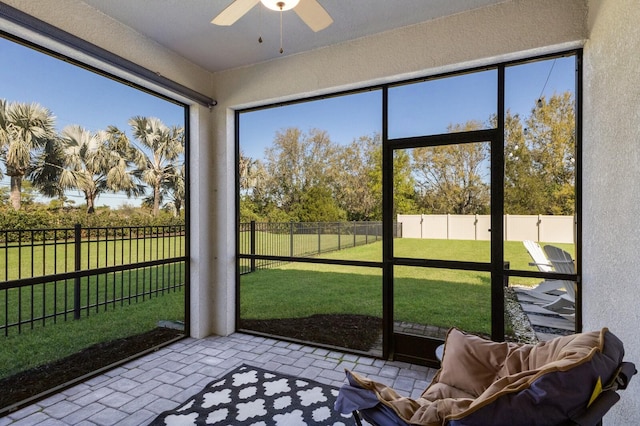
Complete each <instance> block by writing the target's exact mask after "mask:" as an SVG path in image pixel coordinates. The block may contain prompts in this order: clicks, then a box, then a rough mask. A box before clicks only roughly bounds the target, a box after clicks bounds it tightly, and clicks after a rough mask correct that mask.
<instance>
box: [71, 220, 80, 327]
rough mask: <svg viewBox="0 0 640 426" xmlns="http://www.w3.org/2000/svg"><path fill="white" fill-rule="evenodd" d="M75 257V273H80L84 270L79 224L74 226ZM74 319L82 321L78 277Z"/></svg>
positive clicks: (74, 285) (74, 287) (75, 287)
mask: <svg viewBox="0 0 640 426" xmlns="http://www.w3.org/2000/svg"><path fill="white" fill-rule="evenodd" d="M73 228H74V231H75V232H74V234H75V236H74V237H75V241H74V244H73V246H74V256H75V259H74V261H75V268H74V270H75V272H80V269H81V268H82V259H81V256H82V227H81V225H80V224H79V223H76V224H75V225H74V227H73ZM73 318H74V319H77V320H78V319H80V277H79V276H77V277H75V278H74V280H73Z"/></svg>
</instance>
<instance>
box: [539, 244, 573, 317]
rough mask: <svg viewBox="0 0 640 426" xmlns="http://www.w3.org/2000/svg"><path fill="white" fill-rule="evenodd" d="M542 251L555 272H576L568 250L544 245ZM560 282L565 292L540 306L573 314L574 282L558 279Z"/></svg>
mask: <svg viewBox="0 0 640 426" xmlns="http://www.w3.org/2000/svg"><path fill="white" fill-rule="evenodd" d="M544 252H545V253H546V255H547V258H548V259H549V262H551V264H552V265H553V269H554V270H555V271H556V272H558V273H561V274H571V275H573V274H575V273H576V268H575V263H574V262H573V259H572V258H571V255H570V254H569V253H568V252H566V251H564V250H562V249H561V248H559V247H556V246H552V245H546V246H544ZM560 282H561V283H562V287H563V288H564V289H565V291H566V292H565V293H564V294H561V295H559V296H557V297H556V298H555V299H554V300H552V301H550V302H549V303H546V304H543V305H542V307H543V308H545V309H548V310H551V311H555V312H559V313H561V314H565V316H572V315H575V303H576V284H575V283H574V282H573V281H571V280H560ZM567 311H569V312H567Z"/></svg>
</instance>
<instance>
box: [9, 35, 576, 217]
mask: <svg viewBox="0 0 640 426" xmlns="http://www.w3.org/2000/svg"><path fill="white" fill-rule="evenodd" d="M0 55H1V56H0V57H2V58H3V60H4V63H5V64H10V66H7V65H5V66H3V67H0V98H2V99H6V100H7V101H9V102H12V101H17V102H38V103H40V104H41V105H43V106H45V107H47V108H49V109H50V110H51V111H52V112H53V114H54V115H55V117H56V123H57V128H58V130H62V128H64V127H65V126H67V125H70V124H79V125H81V126H83V127H85V128H87V129H89V130H91V131H97V130H102V129H105V128H106V127H107V126H109V125H115V126H117V127H118V128H120V129H121V130H124V131H125V132H127V133H128V134H129V136H131V134H130V130H129V126H128V124H127V121H128V120H129V118H131V117H133V116H135V115H141V116H148V117H158V118H160V119H161V120H162V121H163V122H164V123H165V124H167V125H169V126H171V125H178V126H182V125H184V110H183V108H182V107H181V106H179V105H176V104H173V103H171V102H167V101H166V100H164V99H161V98H158V97H156V96H153V95H150V94H148V93H145V92H142V91H140V90H137V89H134V88H131V87H129V86H126V85H124V84H121V83H119V82H115V81H113V80H110V79H108V78H105V77H103V76H100V75H97V74H95V73H93V72H90V71H87V70H85V69H82V68H79V67H76V66H74V65H71V64H68V63H66V62H64V61H61V60H58V59H56V58H52V57H50V56H48V55H45V54H42V53H40V52H37V51H34V50H32V49H30V48H27V47H24V46H21V45H19V44H16V43H14V42H12V41H9V40H5V39H2V38H0ZM574 68H575V60H574V58H562V59H557V60H555V61H554V60H548V61H542V62H536V63H530V64H524V65H519V66H514V67H510V68H508V70H507V72H506V107H507V108H509V109H511V110H512V112H517V113H520V114H521V115H522V116H526V115H528V113H529V112H530V110H531V108H532V107H533V106H534V103H535V101H536V100H537V99H538V97H540V95H543V96H547V97H549V96H551V95H553V94H554V93H562V92H564V91H566V90H570V91H574V89H575V78H574V76H575V71H574ZM495 80H496V78H495V71H486V72H482V73H474V74H469V75H464V76H459V77H455V78H447V79H441V80H434V81H429V82H425V83H421V84H419V85H411V86H408V85H407V86H397V87H395V88H392V89H391V90H390V92H389V106H390V115H389V125H390V129H389V131H390V137H402V136H415V135H420V134H434V133H444V132H445V131H446V127H447V125H449V124H452V123H464V122H466V121H467V120H471V119H475V120H479V121H486V120H487V119H488V118H489V116H490V115H491V113H492V112H495V108H496V100H495V94H496V83H495ZM543 89H544V90H543ZM381 102H382V95H381V92H380V91H369V92H362V93H358V94H352V95H349V96H340V97H334V98H328V99H323V100H321V101H314V102H304V103H299V104H292V105H288V106H285V107H279V108H272V109H265V110H259V111H254V112H251V113H246V114H242V116H241V120H240V124H241V127H240V137H241V139H240V140H241V149H242V150H243V152H244V153H245V154H246V155H248V156H250V157H253V158H262V157H263V156H264V151H265V148H266V147H268V146H270V145H271V143H272V141H273V139H274V137H275V134H276V132H277V131H280V130H283V129H286V128H288V127H298V128H300V129H301V130H302V131H303V132H308V131H309V130H310V129H312V128H317V129H321V130H326V131H327V132H328V133H329V136H330V138H331V140H332V141H334V142H336V143H340V144H348V143H350V142H351V141H353V140H354V139H356V138H358V137H360V136H365V135H369V136H370V135H373V134H374V133H380V132H381V127H380V126H381V120H382V116H381ZM0 184H1V185H6V186H8V179H7V178H6V177H5V179H3V180H2V181H1V182H0ZM69 196H70V197H72V198H73V199H74V200H75V201H76V204H82V203H83V202H84V199H83V198H82V197H81V196H80V195H79V194H77V193H76V194H69ZM124 203H127V204H132V205H138V204H139V202H136V201H134V200H128V199H127V198H126V197H125V196H124V195H122V194H102V195H101V196H100V197H99V199H98V200H97V205H98V206H100V205H105V204H106V205H110V206H113V207H118V206H120V205H122V204H124Z"/></svg>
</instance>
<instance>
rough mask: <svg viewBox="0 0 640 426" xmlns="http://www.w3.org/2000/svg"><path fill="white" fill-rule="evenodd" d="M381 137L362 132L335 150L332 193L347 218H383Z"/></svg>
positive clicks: (358, 219)
mask: <svg viewBox="0 0 640 426" xmlns="http://www.w3.org/2000/svg"><path fill="white" fill-rule="evenodd" d="M381 151H382V141H381V138H380V135H379V134H375V135H373V136H361V137H359V138H358V139H354V140H353V142H351V144H349V145H347V146H344V147H342V148H341V149H340V150H339V151H338V154H337V162H338V170H339V171H340V173H338V174H337V175H336V182H335V194H336V199H337V200H338V203H339V204H340V206H341V207H342V209H343V210H345V211H346V212H347V219H348V220H357V221H363V220H381V219H382V208H381V207H382V192H381V188H382V154H381Z"/></svg>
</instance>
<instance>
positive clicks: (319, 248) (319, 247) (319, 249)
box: [316, 222, 322, 254]
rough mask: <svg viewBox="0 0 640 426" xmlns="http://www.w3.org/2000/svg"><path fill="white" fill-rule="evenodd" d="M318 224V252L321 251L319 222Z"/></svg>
mask: <svg viewBox="0 0 640 426" xmlns="http://www.w3.org/2000/svg"><path fill="white" fill-rule="evenodd" d="M316 223H317V224H318V254H320V253H322V246H321V245H320V222H316Z"/></svg>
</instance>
